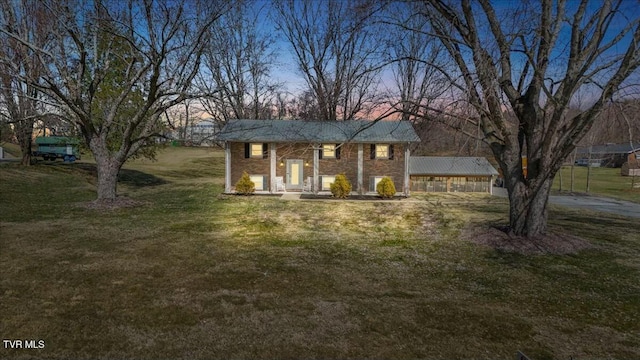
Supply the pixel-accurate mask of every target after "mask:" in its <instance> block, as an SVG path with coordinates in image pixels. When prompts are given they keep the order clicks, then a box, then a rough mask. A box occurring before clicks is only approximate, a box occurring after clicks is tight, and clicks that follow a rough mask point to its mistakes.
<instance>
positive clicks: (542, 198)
mask: <svg viewBox="0 0 640 360" xmlns="http://www.w3.org/2000/svg"><path fill="white" fill-rule="evenodd" d="M552 184H553V178H548V179H546V180H544V181H542V185H541V186H540V187H539V188H538V189H533V188H531V186H530V185H529V186H527V184H526V183H525V182H518V183H516V184H515V186H510V187H509V186H507V191H508V192H509V227H510V231H511V232H512V233H513V234H514V235H518V236H526V237H529V238H533V237H536V236H540V235H544V234H545V233H546V231H547V219H548V212H547V203H548V200H549V192H550V191H551V185H552Z"/></svg>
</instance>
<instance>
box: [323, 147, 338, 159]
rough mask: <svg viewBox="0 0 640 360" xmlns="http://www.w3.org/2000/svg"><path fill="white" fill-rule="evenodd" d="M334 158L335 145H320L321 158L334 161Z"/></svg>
mask: <svg viewBox="0 0 640 360" xmlns="http://www.w3.org/2000/svg"><path fill="white" fill-rule="evenodd" d="M335 157H336V144H322V158H323V159H334V158H335Z"/></svg>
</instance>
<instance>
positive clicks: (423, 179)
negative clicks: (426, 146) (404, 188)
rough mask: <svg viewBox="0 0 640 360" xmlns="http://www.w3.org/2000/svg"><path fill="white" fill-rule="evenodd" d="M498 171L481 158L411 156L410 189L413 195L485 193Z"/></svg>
mask: <svg viewBox="0 0 640 360" xmlns="http://www.w3.org/2000/svg"><path fill="white" fill-rule="evenodd" d="M497 175H498V171H496V169H495V168H494V167H493V166H492V165H491V164H490V163H489V161H487V159H486V158H483V157H447V156H412V157H411V158H410V159H409V177H410V183H411V184H410V186H411V187H410V189H411V191H416V192H486V193H492V192H493V190H492V183H493V179H494V177H495V176H497Z"/></svg>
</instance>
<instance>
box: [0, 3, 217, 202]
mask: <svg viewBox="0 0 640 360" xmlns="http://www.w3.org/2000/svg"><path fill="white" fill-rule="evenodd" d="M22 1H25V0H22ZM14 3H20V1H16V2H14ZM41 3H42V4H43V6H46V7H47V11H48V16H49V17H50V18H51V19H55V21H53V22H52V23H51V26H49V27H48V28H46V29H41V30H39V31H46V32H47V33H48V36H49V37H50V41H51V46H50V47H48V48H43V47H41V46H40V44H38V43H35V42H33V41H32V40H31V39H29V38H28V37H25V36H24V34H21V33H20V32H17V31H14V30H13V29H10V28H2V29H1V30H0V31H1V32H2V33H3V34H5V35H6V36H8V37H10V38H11V39H13V40H16V41H19V42H20V43H21V44H23V45H24V46H27V47H28V48H29V49H30V50H31V51H32V52H33V54H34V55H33V56H34V57H35V58H36V59H37V62H38V63H39V66H41V67H42V69H43V72H42V73H41V74H40V76H39V78H33V77H31V76H23V77H22V78H21V81H22V82H24V83H25V84H27V85H29V86H33V87H35V88H37V89H38V90H39V91H40V92H43V93H44V94H46V95H47V96H48V97H49V98H50V99H51V101H55V102H56V103H57V104H58V105H59V106H60V107H61V108H62V109H64V110H65V111H66V112H67V113H69V114H71V115H72V117H73V122H74V124H75V126H77V127H78V128H79V129H80V131H81V133H82V135H83V137H84V139H85V141H86V143H87V145H88V147H89V149H90V150H91V152H92V154H93V155H94V157H95V159H96V163H97V171H98V182H97V193H98V194H97V195H98V200H105V201H111V200H114V199H115V198H116V186H117V175H118V172H119V170H120V168H121V167H122V165H123V164H124V162H125V161H126V160H127V159H129V158H131V157H132V156H135V155H136V154H138V153H139V152H140V151H141V150H142V149H144V148H145V146H146V145H148V144H149V143H150V142H153V139H154V137H156V136H158V135H159V134H160V133H161V132H162V126H163V124H162V121H161V116H162V115H163V114H164V112H165V110H166V109H168V108H170V107H172V106H174V105H176V104H179V103H181V102H182V101H184V100H185V99H188V98H190V97H193V96H197V94H193V93H192V87H191V83H192V81H193V79H194V77H195V76H196V74H197V72H198V70H199V65H200V61H201V55H202V51H203V48H204V46H206V44H207V36H206V30H207V29H208V28H209V27H210V26H211V25H212V24H213V23H214V22H215V21H216V20H217V19H218V18H219V16H220V15H221V11H224V10H225V5H224V4H223V3H218V2H214V1H202V2H200V1H198V0H193V1H180V2H164V1H159V2H155V1H151V0H144V1H143V0H128V1H117V2H110V1H101V0H93V1H81V0H65V1H48V2H47V1H43V2H41Z"/></svg>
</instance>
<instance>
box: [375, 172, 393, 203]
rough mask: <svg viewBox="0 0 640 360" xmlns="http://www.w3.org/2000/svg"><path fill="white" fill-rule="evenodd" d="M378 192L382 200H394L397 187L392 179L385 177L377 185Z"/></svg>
mask: <svg viewBox="0 0 640 360" xmlns="http://www.w3.org/2000/svg"><path fill="white" fill-rule="evenodd" d="M376 191H377V192H378V195H380V196H381V197H382V198H392V197H393V196H394V195H395V194H396V186H395V185H393V180H391V178H390V177H388V176H385V177H383V178H382V179H381V180H380V182H379V183H378V185H376Z"/></svg>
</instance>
